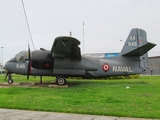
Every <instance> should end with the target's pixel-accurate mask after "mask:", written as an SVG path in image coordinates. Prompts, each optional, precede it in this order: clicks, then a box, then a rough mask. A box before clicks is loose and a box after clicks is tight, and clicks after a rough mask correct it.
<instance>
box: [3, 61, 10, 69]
mask: <svg viewBox="0 0 160 120" xmlns="http://www.w3.org/2000/svg"><path fill="white" fill-rule="evenodd" d="M9 66H10V65H9V61H7V62H6V63H5V65H4V67H5V69H6V70H7V71H9Z"/></svg>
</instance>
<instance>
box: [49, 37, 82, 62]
mask: <svg viewBox="0 0 160 120" xmlns="http://www.w3.org/2000/svg"><path fill="white" fill-rule="evenodd" d="M78 45H80V41H79V40H77V39H76V38H73V37H66V36H64V37H57V38H55V40H54V42H53V45H52V48H51V52H50V54H51V55H52V57H65V58H70V59H78V60H80V59H81V52H80V48H79V46H78Z"/></svg>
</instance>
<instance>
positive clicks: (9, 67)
mask: <svg viewBox="0 0 160 120" xmlns="http://www.w3.org/2000/svg"><path fill="white" fill-rule="evenodd" d="M13 62H15V59H12V60H9V61H7V62H6V63H5V65H4V67H5V69H6V70H7V71H9V72H10V71H11V69H12V63H13Z"/></svg>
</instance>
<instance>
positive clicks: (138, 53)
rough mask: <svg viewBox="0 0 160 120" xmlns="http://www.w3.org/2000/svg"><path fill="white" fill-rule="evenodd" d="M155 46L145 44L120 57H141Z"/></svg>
mask: <svg viewBox="0 0 160 120" xmlns="http://www.w3.org/2000/svg"><path fill="white" fill-rule="evenodd" d="M154 46H156V44H154V43H149V42H147V43H146V44H144V45H142V46H141V47H138V48H136V49H134V50H132V51H130V52H127V53H125V54H122V56H142V55H144V54H145V53H146V52H148V51H149V50H150V49H152V48H153V47H154Z"/></svg>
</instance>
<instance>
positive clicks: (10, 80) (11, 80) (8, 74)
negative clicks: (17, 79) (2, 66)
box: [4, 73, 13, 84]
mask: <svg viewBox="0 0 160 120" xmlns="http://www.w3.org/2000/svg"><path fill="white" fill-rule="evenodd" d="M7 77H8V83H9V84H12V83H13V79H12V75H11V74H10V73H7V74H6V77H5V79H4V80H6V78H7Z"/></svg>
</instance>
